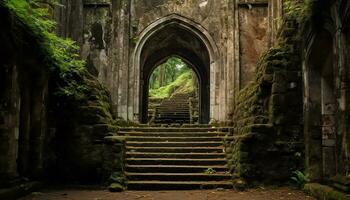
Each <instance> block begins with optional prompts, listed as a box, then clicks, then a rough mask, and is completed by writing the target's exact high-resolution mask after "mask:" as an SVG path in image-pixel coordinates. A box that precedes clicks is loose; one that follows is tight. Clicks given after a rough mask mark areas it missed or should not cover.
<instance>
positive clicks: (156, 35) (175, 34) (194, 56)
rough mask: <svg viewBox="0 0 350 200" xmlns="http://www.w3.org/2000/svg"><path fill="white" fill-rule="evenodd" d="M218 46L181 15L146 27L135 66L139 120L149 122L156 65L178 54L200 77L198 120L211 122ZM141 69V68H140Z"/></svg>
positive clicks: (136, 54) (137, 48) (204, 32)
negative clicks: (150, 94) (150, 92)
mask: <svg viewBox="0 0 350 200" xmlns="http://www.w3.org/2000/svg"><path fill="white" fill-rule="evenodd" d="M216 54H217V50H216V48H215V45H214V43H213V41H212V40H211V39H210V37H209V34H208V33H207V31H206V30H205V29H203V28H202V27H199V26H198V24H196V23H194V22H191V21H190V20H188V19H186V18H183V17H181V16H178V15H172V16H168V17H166V18H164V19H160V20H159V21H157V22H155V23H154V24H152V25H150V26H149V27H147V28H146V29H145V30H144V31H143V32H142V33H141V37H140V41H139V42H138V44H137V46H136V51H135V60H134V62H135V70H136V72H139V83H140V84H139V87H138V88H137V89H138V90H139V101H138V105H139V113H138V114H139V120H140V122H141V123H147V122H148V108H147V107H148V89H149V88H148V85H149V82H148V81H149V80H148V78H149V77H150V75H151V73H152V71H153V69H154V67H155V66H158V65H159V64H160V63H163V62H164V61H165V60H167V59H168V58H169V57H171V56H173V55H176V56H177V57H178V58H181V60H183V61H184V62H185V63H187V64H188V65H189V66H191V68H192V69H193V71H194V72H195V73H196V75H197V77H198V83H199V123H209V120H210V116H211V110H210V105H212V104H213V103H212V101H213V99H214V98H212V97H211V92H212V91H213V90H214V87H215V84H214V83H215V80H214V78H215V77H213V74H214V73H212V72H213V70H214V68H215V60H216ZM138 70H139V71H138Z"/></svg>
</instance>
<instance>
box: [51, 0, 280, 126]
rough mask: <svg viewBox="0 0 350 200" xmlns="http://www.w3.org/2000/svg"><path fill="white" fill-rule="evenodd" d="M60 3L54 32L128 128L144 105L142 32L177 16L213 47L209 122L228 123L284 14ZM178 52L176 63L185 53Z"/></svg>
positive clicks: (259, 3) (220, 5) (236, 0)
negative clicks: (77, 51) (74, 44)
mask: <svg viewBox="0 0 350 200" xmlns="http://www.w3.org/2000/svg"><path fill="white" fill-rule="evenodd" d="M62 3H63V5H65V7H63V8H61V9H60V10H59V11H57V12H56V18H57V20H58V22H59V29H58V32H59V33H60V34H62V35H64V36H71V37H72V38H73V39H74V40H77V41H78V43H79V44H81V45H82V57H83V58H84V59H86V60H87V62H88V66H89V70H90V72H91V73H92V74H94V75H95V76H97V77H98V78H99V80H100V81H102V82H103V83H104V84H105V86H106V87H107V88H108V89H109V90H110V91H111V97H112V102H113V111H114V113H116V114H117V116H119V117H123V118H124V119H128V120H133V121H139V119H140V115H141V114H142V113H141V112H142V109H141V110H140V106H141V104H142V103H143V101H144V98H145V97H142V94H141V92H142V91H140V88H141V87H142V84H143V83H144V81H145V80H143V77H142V73H141V72H142V69H140V66H139V65H138V63H135V62H139V60H138V59H137V56H138V55H137V54H135V52H137V48H138V47H139V46H140V42H142V41H143V39H144V38H143V36H144V35H145V34H147V28H149V27H151V26H152V25H154V24H155V23H159V21H161V20H162V19H166V18H167V17H169V16H171V15H174V14H176V15H178V16H181V17H183V19H184V20H185V21H186V23H189V24H191V26H193V27H200V28H201V29H203V30H204V31H205V32H207V33H206V34H207V35H206V36H205V37H206V38H204V39H206V40H212V43H211V45H212V47H211V48H213V49H216V51H217V52H215V53H216V54H217V55H216V57H215V58H214V56H212V58H211V60H210V66H211V67H210V88H207V87H206V88H204V89H206V90H207V89H208V90H210V91H209V93H210V97H209V98H210V100H208V102H210V118H211V119H215V120H219V121H227V120H229V116H230V115H232V111H233V107H232V103H231V102H233V101H234V99H233V96H234V94H235V92H237V91H238V90H239V89H241V88H243V87H244V86H245V85H246V84H248V82H249V81H251V80H253V79H254V78H253V77H254V72H255V70H256V68H255V65H254V63H255V62H256V61H257V59H258V57H259V56H260V55H261V53H262V52H263V51H265V50H266V49H267V48H268V47H269V46H270V44H271V43H272V41H273V38H275V37H276V36H275V35H276V33H275V32H276V30H277V28H278V26H277V23H276V19H277V18H279V17H280V14H281V1H280V0H278V1H277V0H272V1H267V0H251V1H241V0H229V1H226V0H225V1H214V0H159V1H141V0H140V1H139V0H136V1H109V0H89V1H87V0H86V1H75V2H74V3H73V2H70V1H62ZM160 24H161V23H160ZM160 28H161V27H160ZM202 34H204V33H203V32H202ZM252 43H253V44H254V45H252ZM177 51H178V52H176V51H175V52H174V53H178V54H180V55H181V52H180V51H182V50H177ZM189 62H192V61H191V60H189Z"/></svg>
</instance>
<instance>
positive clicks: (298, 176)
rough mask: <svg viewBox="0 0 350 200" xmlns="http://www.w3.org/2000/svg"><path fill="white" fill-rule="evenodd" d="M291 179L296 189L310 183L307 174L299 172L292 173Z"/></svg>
mask: <svg viewBox="0 0 350 200" xmlns="http://www.w3.org/2000/svg"><path fill="white" fill-rule="evenodd" d="M291 179H292V180H293V181H294V183H295V184H297V186H298V187H300V188H303V187H304V185H305V184H306V183H308V182H309V181H310V178H309V174H307V173H303V172H301V171H298V170H297V171H294V172H293V176H292V177H291Z"/></svg>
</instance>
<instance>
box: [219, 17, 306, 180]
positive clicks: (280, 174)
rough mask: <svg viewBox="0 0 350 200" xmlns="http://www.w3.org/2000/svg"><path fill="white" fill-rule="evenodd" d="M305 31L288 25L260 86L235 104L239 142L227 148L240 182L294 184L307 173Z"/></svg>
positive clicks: (265, 59) (263, 68)
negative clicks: (297, 175) (294, 177)
mask: <svg viewBox="0 0 350 200" xmlns="http://www.w3.org/2000/svg"><path fill="white" fill-rule="evenodd" d="M299 25H300V24H299V23H297V21H295V20H289V19H287V18H286V19H285V20H284V23H283V26H282V29H281V30H280V34H279V37H278V38H277V40H276V41H271V42H272V43H274V44H275V45H274V47H272V48H271V49H269V50H268V51H267V52H266V53H265V55H264V56H262V57H261V58H260V61H259V62H258V64H257V65H256V67H257V72H256V73H254V76H255V78H254V82H252V83H250V84H248V85H246V86H245V87H244V88H243V89H242V90H241V91H240V92H239V93H238V94H237V96H236V98H235V104H234V107H235V109H234V112H233V123H234V131H233V132H232V133H231V135H232V136H234V138H235V139H234V140H233V141H232V142H230V141H227V142H226V152H227V153H228V160H229V166H230V169H231V172H232V174H233V175H234V178H236V179H240V178H243V179H244V180H245V181H248V183H250V184H252V183H254V182H255V181H260V182H268V183H269V182H270V183H271V182H274V183H275V182H276V181H288V180H289V178H290V176H291V175H292V172H293V171H294V170H298V169H301V168H302V167H303V156H304V154H303V153H304V149H303V148H304V147H303V136H302V130H303V123H302V120H303V115H302V113H303V110H302V108H303V106H302V100H303V98H302V85H303V84H302V73H301V71H302V65H301V63H302V62H301V52H300V51H299V50H300V43H301V41H300V36H299V27H300V26H299ZM237 183H242V182H240V181H237Z"/></svg>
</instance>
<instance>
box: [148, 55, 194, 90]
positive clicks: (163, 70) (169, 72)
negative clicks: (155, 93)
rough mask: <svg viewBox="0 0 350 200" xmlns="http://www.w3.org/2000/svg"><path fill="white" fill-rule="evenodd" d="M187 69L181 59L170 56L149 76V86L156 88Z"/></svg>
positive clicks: (168, 82)
mask: <svg viewBox="0 0 350 200" xmlns="http://www.w3.org/2000/svg"><path fill="white" fill-rule="evenodd" d="M189 70H190V69H189V68H188V66H187V65H186V64H185V63H184V62H182V60H181V59H179V58H176V57H171V58H169V59H168V60H167V61H166V62H165V63H163V64H161V65H160V66H158V67H157V68H156V69H155V70H154V71H153V73H152V74H151V77H150V84H149V88H150V89H157V88H160V87H163V86H166V85H169V84H170V83H171V82H173V81H175V79H176V78H177V77H178V76H180V75H181V74H183V73H185V72H186V71H189Z"/></svg>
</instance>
